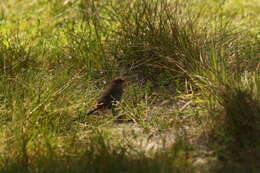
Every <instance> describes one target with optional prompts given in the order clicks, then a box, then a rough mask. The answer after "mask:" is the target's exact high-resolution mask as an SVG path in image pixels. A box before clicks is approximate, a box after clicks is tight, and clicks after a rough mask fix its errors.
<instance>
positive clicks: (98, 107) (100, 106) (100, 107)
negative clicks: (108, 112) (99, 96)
mask: <svg viewBox="0 0 260 173" xmlns="http://www.w3.org/2000/svg"><path fill="white" fill-rule="evenodd" d="M104 107H105V106H104V105H97V107H96V108H95V109H93V110H91V111H89V112H88V113H87V115H90V114H92V113H93V112H95V111H97V110H99V109H102V108H104Z"/></svg>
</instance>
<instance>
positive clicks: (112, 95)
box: [87, 78, 126, 115]
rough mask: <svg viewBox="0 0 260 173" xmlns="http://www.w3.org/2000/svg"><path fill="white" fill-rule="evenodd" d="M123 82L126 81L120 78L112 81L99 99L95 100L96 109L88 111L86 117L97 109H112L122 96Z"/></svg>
mask: <svg viewBox="0 0 260 173" xmlns="http://www.w3.org/2000/svg"><path fill="white" fill-rule="evenodd" d="M125 82H126V80H124V79H121V78H117V79H115V80H113V81H112V83H111V84H110V85H109V86H108V87H107V88H106V89H105V90H104V92H103V93H102V95H101V97H100V98H99V99H97V106H96V108H95V109H93V110H91V111H89V112H88V113H87V115H90V114H92V113H93V112H95V111H97V110H99V109H112V108H113V104H115V103H116V102H118V101H120V99H121V97H122V95H123V90H124V87H123V84H124V83H125Z"/></svg>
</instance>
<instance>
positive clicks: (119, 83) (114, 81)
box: [112, 78, 127, 85]
mask: <svg viewBox="0 0 260 173" xmlns="http://www.w3.org/2000/svg"><path fill="white" fill-rule="evenodd" d="M125 82H127V80H126V79H122V78H116V79H115V80H113V81H112V83H113V84H115V85H122V84H124V83H125Z"/></svg>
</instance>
